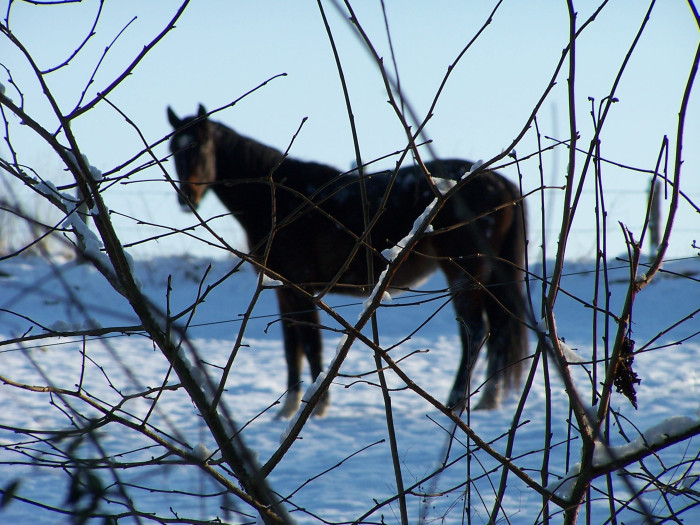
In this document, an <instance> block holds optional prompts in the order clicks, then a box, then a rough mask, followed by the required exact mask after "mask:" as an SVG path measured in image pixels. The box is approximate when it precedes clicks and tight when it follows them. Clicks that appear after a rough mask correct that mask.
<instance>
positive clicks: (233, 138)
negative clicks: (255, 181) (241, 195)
mask: <svg viewBox="0 0 700 525" xmlns="http://www.w3.org/2000/svg"><path fill="white" fill-rule="evenodd" d="M209 122H210V124H211V131H212V133H213V135H214V142H215V143H216V145H217V151H216V156H217V158H221V159H222V161H225V162H226V163H227V164H228V163H231V162H233V163H235V164H238V165H242V166H246V167H248V168H249V169H252V170H253V171H255V172H259V173H269V171H270V170H271V169H272V168H273V167H274V166H276V165H277V164H280V163H281V162H282V160H284V154H283V153H282V152H281V151H279V150H278V149H275V148H273V147H270V146H266V145H265V144H261V143H260V142H258V141H256V140H254V139H251V138H250V137H246V136H244V135H241V134H240V133H237V132H236V131H234V130H233V129H231V128H229V127H228V126H225V125H223V124H221V123H219V122H213V121H209ZM217 171H218V173H219V176H220V177H221V176H223V178H230V177H231V174H229V173H228V172H226V171H225V170H217Z"/></svg>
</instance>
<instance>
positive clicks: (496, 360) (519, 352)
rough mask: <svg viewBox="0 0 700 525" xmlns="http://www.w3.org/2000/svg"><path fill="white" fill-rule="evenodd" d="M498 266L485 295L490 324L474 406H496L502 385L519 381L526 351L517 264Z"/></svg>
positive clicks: (506, 385)
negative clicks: (479, 391) (483, 379)
mask: <svg viewBox="0 0 700 525" xmlns="http://www.w3.org/2000/svg"><path fill="white" fill-rule="evenodd" d="M502 266H503V265H499V266H498V267H497V268H499V269H501V270H502V271H498V272H493V274H492V277H491V285H490V286H489V296H488V297H486V298H485V309H486V316H487V317H488V321H489V325H490V326H491V327H492V328H491V335H490V337H489V342H488V345H489V351H488V354H487V355H488V359H487V365H486V378H487V383H486V386H485V388H484V392H483V395H482V396H481V399H480V401H479V403H478V404H477V405H476V407H475V408H477V409H491V408H497V407H498V405H499V404H500V401H501V397H502V394H503V391H504V388H505V389H512V388H514V387H516V386H517V385H518V384H519V383H520V376H521V375H522V368H523V360H524V358H525V356H526V354H527V333H526V330H525V326H524V324H523V322H522V319H523V317H524V311H525V310H524V309H525V298H524V296H523V293H522V283H521V282H520V280H521V279H522V277H521V276H520V274H519V272H518V270H517V268H516V267H515V266H511V267H508V268H501V267H502Z"/></svg>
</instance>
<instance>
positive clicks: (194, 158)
mask: <svg viewBox="0 0 700 525" xmlns="http://www.w3.org/2000/svg"><path fill="white" fill-rule="evenodd" d="M168 120H169V121H170V124H171V125H172V126H173V128H174V129H175V133H174V134H173V137H172V139H170V151H171V152H172V154H173V158H174V159H175V170H176V171H177V175H178V178H179V179H180V194H179V196H178V197H179V201H180V205H181V206H182V207H183V208H185V209H186V210H191V209H192V208H191V207H190V205H191V206H192V207H193V208H196V207H197V206H198V205H199V203H200V201H201V200H202V197H203V196H204V193H205V192H206V191H207V189H208V187H209V186H210V185H211V183H213V182H214V180H216V156H215V151H216V150H215V147H214V138H213V136H212V124H211V122H209V120H208V119H207V111H206V109H204V106H202V105H201V104H200V105H199V111H198V112H197V115H195V116H192V117H186V118H183V119H180V118H179V117H178V116H177V115H176V114H175V112H174V111H173V110H172V108H170V107H168Z"/></svg>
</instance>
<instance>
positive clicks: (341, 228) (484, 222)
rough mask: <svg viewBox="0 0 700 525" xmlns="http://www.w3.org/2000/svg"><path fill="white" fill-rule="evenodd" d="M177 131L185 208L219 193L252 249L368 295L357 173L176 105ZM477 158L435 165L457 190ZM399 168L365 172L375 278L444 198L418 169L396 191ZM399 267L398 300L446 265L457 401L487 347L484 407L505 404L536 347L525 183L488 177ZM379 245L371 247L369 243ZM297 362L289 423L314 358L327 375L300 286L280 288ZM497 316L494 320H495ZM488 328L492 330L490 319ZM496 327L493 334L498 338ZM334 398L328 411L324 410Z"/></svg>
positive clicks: (298, 280) (291, 376)
mask: <svg viewBox="0 0 700 525" xmlns="http://www.w3.org/2000/svg"><path fill="white" fill-rule="evenodd" d="M168 119H169V121H170V124H172V126H173V127H174V128H175V133H174V135H173V137H172V139H171V142H170V148H171V151H172V153H173V155H174V159H175V167H176V169H177V173H178V176H179V179H180V203H181V204H183V205H187V206H189V205H191V206H193V207H196V206H197V205H198V204H199V202H200V201H201V199H202V196H203V195H204V193H205V192H206V191H207V189H208V188H210V187H211V188H212V189H213V191H214V192H215V193H216V195H217V196H218V197H219V199H221V202H223V203H224V205H225V206H226V207H227V208H228V209H229V210H230V211H231V213H232V214H233V216H234V217H235V218H236V220H238V221H239V222H240V224H241V226H242V227H243V229H244V230H245V232H246V234H247V237H248V245H249V253H250V256H251V257H253V258H254V259H255V260H257V261H259V262H260V263H261V264H264V265H265V267H266V268H268V269H270V270H272V271H273V272H276V273H277V274H278V275H281V276H282V277H284V278H285V279H288V280H289V281H290V282H291V283H294V284H296V285H298V286H299V287H301V288H302V289H303V290H305V291H308V292H309V293H315V292H318V291H320V290H325V289H326V288H327V286H328V285H329V283H331V284H332V290H333V291H334V292H337V293H346V294H354V295H361V294H365V295H366V294H368V293H369V291H371V290H372V287H373V286H374V284H375V283H376V276H375V277H374V280H373V279H370V278H369V277H368V269H367V257H366V251H365V246H360V247H359V249H356V248H357V243H358V239H360V237H361V236H362V235H363V232H364V230H365V227H364V221H363V214H362V211H361V210H362V208H361V206H362V201H361V192H360V184H359V180H360V179H359V177H358V175H357V172H350V173H341V172H339V171H338V170H336V169H334V168H331V167H328V166H324V165H322V164H316V163H312V162H302V161H299V160H295V159H292V158H288V157H285V155H283V154H282V153H281V152H280V151H278V150H276V149H273V148H270V147H268V146H265V145H263V144H260V143H259V142H256V141H254V140H252V139H250V138H247V137H244V136H242V135H239V134H238V133H236V132H235V131H233V130H231V129H229V128H227V127H226V126H224V125H222V124H219V123H217V122H213V121H211V120H209V119H208V118H207V113H206V111H205V109H204V108H203V107H202V106H201V105H200V106H199V112H198V114H197V115H196V116H192V117H188V118H184V119H180V118H178V117H177V116H176V115H175V113H174V112H173V110H172V109H171V108H168ZM471 166H472V163H471V162H468V161H465V160H442V161H433V162H428V163H426V168H427V169H428V170H429V172H430V174H431V175H432V177H433V178H434V180H435V181H437V182H439V183H441V184H442V185H444V184H447V185H448V186H451V185H454V182H453V181H458V180H459V179H460V177H462V176H463V175H464V174H465V173H466V172H468V171H469V170H470V169H471ZM391 176H392V173H391V172H388V171H387V172H381V173H375V174H372V175H368V176H366V177H365V187H366V195H367V200H368V204H369V214H370V217H374V216H375V214H377V213H379V214H380V215H379V219H378V221H377V222H376V224H375V225H374V227H373V228H372V229H371V232H370V233H371V245H370V246H371V249H372V254H373V257H374V268H375V272H374V273H375V274H376V275H377V276H378V275H379V274H380V272H381V271H382V270H383V269H384V268H385V267H386V265H387V259H386V258H385V257H384V256H383V255H382V251H383V250H386V249H390V248H392V247H394V246H395V245H396V244H397V242H399V241H400V240H401V239H403V238H404V237H405V236H406V235H407V234H408V233H409V232H410V231H411V229H412V225H413V223H414V220H415V219H416V218H417V217H418V216H420V215H421V213H423V212H424V210H425V209H426V206H428V205H429V204H430V203H431V202H432V201H433V199H434V198H435V193H434V191H433V188H432V187H431V186H430V184H429V183H428V181H427V179H426V177H425V176H424V174H423V172H421V171H420V170H419V169H418V168H417V167H404V168H401V169H400V170H399V171H398V173H397V175H396V178H395V181H394V183H393V185H392V186H391V189H390V191H389V193H388V199H387V200H386V204H385V206H384V208H383V209H382V210H380V209H379V207H380V204H381V202H382V199H383V197H384V195H385V192H386V191H387V188H388V185H389V182H390V180H391ZM431 226H432V231H429V232H426V233H424V234H423V236H422V237H421V238H420V240H419V241H418V243H417V244H416V245H415V248H414V249H413V250H412V252H411V253H410V254H409V255H408V257H407V258H406V259H405V260H404V261H403V262H402V263H401V265H400V266H399V267H398V269H397V271H396V273H395V274H394V276H393V278H392V280H391V283H390V289H389V291H390V293H396V292H398V291H400V290H406V289H407V288H409V287H411V286H414V285H415V284H417V283H419V282H420V281H422V280H423V279H425V278H426V277H427V276H428V275H429V274H430V273H432V272H433V271H434V270H435V269H437V268H440V269H442V271H443V272H444V273H445V275H446V277H447V280H448V282H449V286H450V294H451V296H452V301H453V304H454V308H455V310H456V313H457V316H458V317H457V320H458V323H459V327H460V334H461V339H462V358H461V362H460V365H459V369H458V370H457V377H456V379H455V382H454V386H453V387H452V391H451V393H450V395H449V398H448V400H447V404H448V405H449V406H451V407H453V408H455V409H458V408H462V407H464V406H465V400H466V396H467V386H468V381H469V377H470V374H471V371H472V368H473V365H474V362H475V361H476V357H477V355H478V353H479V349H480V348H481V346H482V345H484V342H485V341H486V344H487V347H488V354H487V377H488V378H490V379H489V381H488V382H487V383H486V386H485V389H484V393H483V395H482V399H481V402H480V403H479V407H480V408H494V407H497V406H498V405H499V402H500V396H501V391H502V385H504V384H505V385H506V386H507V387H511V386H514V385H516V384H518V382H519V377H520V375H521V363H522V359H523V358H524V357H525V354H526V352H527V343H526V332H525V325H524V324H523V319H524V312H525V301H524V294H523V284H522V272H521V269H522V267H523V262H524V250H525V248H524V247H525V210H524V204H523V202H522V200H521V198H520V192H519V190H518V188H517V187H516V186H515V185H514V184H512V183H511V182H509V181H508V180H507V179H505V178H504V177H502V176H501V175H499V174H497V173H495V172H491V171H485V172H483V173H481V174H477V175H476V176H474V177H473V178H472V180H470V181H469V182H468V183H466V184H465V186H464V187H463V188H462V189H461V190H460V191H458V192H456V193H455V194H454V195H453V196H451V197H450V198H449V199H448V200H447V202H446V203H445V205H444V206H443V207H442V209H441V210H440V211H439V213H438V214H437V215H436V216H435V218H434V220H433V221H432V224H431ZM368 244H369V243H368ZM276 291H277V298H278V301H279V308H280V313H281V320H282V330H283V335H284V347H285V354H286V359H287V366H288V384H287V386H288V389H289V390H288V393H287V396H286V400H285V403H284V405H283V408H282V410H281V412H280V416H283V417H288V416H290V415H292V414H293V413H294V412H295V411H296V410H297V409H298V407H299V405H300V400H301V385H300V383H301V375H300V369H301V366H302V357H303V355H306V358H307V360H308V362H309V365H310V368H311V376H312V377H313V378H314V379H316V377H317V376H318V375H319V373H320V372H321V371H322V366H323V365H322V357H321V353H322V347H321V333H320V331H319V329H318V326H319V315H318V311H317V309H316V307H315V306H314V303H313V300H312V298H311V296H310V295H308V294H302V293H300V292H299V291H297V290H294V289H292V288H290V287H288V286H282V287H279V288H277V289H276ZM485 317H486V319H485ZM487 321H488V324H487ZM487 329H490V333H488V334H487ZM327 404H328V398H327V397H326V399H325V400H324V401H323V402H322V403H321V405H320V406H319V407H317V414H322V413H323V412H324V411H325V409H326V407H327Z"/></svg>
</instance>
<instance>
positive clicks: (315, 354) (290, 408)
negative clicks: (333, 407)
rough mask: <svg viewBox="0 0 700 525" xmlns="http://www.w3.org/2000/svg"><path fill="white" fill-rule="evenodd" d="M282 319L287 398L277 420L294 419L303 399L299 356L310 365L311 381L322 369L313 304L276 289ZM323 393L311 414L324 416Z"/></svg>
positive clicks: (320, 344) (317, 320)
mask: <svg viewBox="0 0 700 525" xmlns="http://www.w3.org/2000/svg"><path fill="white" fill-rule="evenodd" d="M277 298H278V301H279V306H280V314H281V316H282V331H283V336H284V353H285V357H286V360H287V395H286V396H285V400H284V404H283V405H282V409H281V410H280V412H279V413H278V414H277V417H281V418H288V417H291V416H293V415H294V414H295V413H296V411H297V410H299V406H300V405H301V400H302V389H301V383H302V381H301V368H302V357H303V356H304V355H305V356H306V359H307V361H308V362H309V368H310V371H311V378H312V379H313V380H316V378H317V377H318V376H319V374H320V373H321V371H322V370H323V348H322V342H321V333H320V331H319V329H318V327H319V321H320V319H319V315H318V310H317V309H316V307H315V305H314V304H313V301H311V299H309V298H308V297H305V296H303V295H301V294H299V293H296V292H294V291H292V290H289V289H285V288H281V289H278V290H277ZM329 401H330V399H329V396H328V393H326V394H325V395H324V397H323V399H322V400H321V401H320V402H319V404H318V405H317V406H316V409H315V410H314V415H316V416H323V415H324V414H325V412H326V410H327V408H328V405H329Z"/></svg>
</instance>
